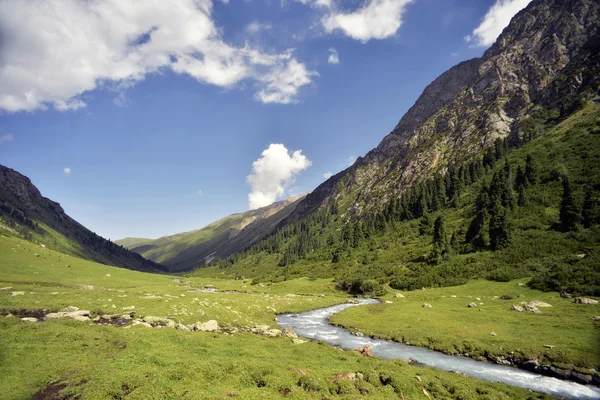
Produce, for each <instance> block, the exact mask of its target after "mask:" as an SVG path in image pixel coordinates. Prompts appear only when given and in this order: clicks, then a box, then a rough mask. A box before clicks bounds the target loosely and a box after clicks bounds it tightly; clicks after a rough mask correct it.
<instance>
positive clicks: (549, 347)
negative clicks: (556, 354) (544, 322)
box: [544, 344, 554, 350]
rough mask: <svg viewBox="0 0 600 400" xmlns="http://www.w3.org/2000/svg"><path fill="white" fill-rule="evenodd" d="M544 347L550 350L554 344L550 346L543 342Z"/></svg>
mask: <svg viewBox="0 0 600 400" xmlns="http://www.w3.org/2000/svg"><path fill="white" fill-rule="evenodd" d="M544 347H545V348H547V349H550V350H552V349H553V348H554V346H552V345H551V344H545V345H544Z"/></svg>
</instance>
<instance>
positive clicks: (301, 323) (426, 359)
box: [277, 299, 600, 399]
mask: <svg viewBox="0 0 600 400" xmlns="http://www.w3.org/2000/svg"><path fill="white" fill-rule="evenodd" d="M359 303H360V304H374V303H378V301H377V300H370V299H369V300H360V301H359ZM360 304H340V305H337V306H333V307H328V308H322V309H320V310H315V311H310V312H306V313H302V314H284V315H279V316H278V317H277V322H278V323H279V325H280V326H281V327H282V328H292V329H294V331H295V332H296V333H297V334H298V335H299V336H302V337H305V338H309V339H314V340H322V341H324V342H327V343H329V344H331V345H334V346H338V347H341V348H344V349H349V350H351V349H355V348H358V347H360V348H363V347H364V346H367V345H368V346H370V347H371V350H372V351H373V355H375V356H378V357H381V358H384V359H393V358H403V359H409V358H412V359H414V360H417V361H419V362H421V363H423V364H426V365H429V366H432V367H436V368H439V369H442V370H444V371H456V372H462V373H464V374H467V375H469V376H472V377H474V378H477V379H482V380H486V381H491V382H503V383H506V384H508V385H512V386H518V387H522V388H525V389H531V390H536V391H539V392H545V393H549V394H551V395H554V396H561V397H568V398H571V399H600V388H598V387H595V386H586V385H581V384H578V383H575V382H569V381H562V380H560V379H556V378H550V377H546V376H542V375H539V374H535V373H533V372H528V371H523V370H520V369H517V368H513V367H507V366H503V365H496V364H490V363H486V362H481V361H475V360H473V359H470V358H466V357H456V356H449V355H446V354H442V353H439V352H437V351H432V350H428V349H425V348H422V347H416V346H409V345H405V344H401V343H396V342H392V341H388V340H383V339H371V338H369V337H358V336H355V335H353V334H351V333H350V332H349V331H347V330H346V329H343V328H339V327H336V326H333V325H330V324H329V321H328V319H329V317H331V316H332V315H333V314H336V313H338V312H340V311H342V310H345V309H347V308H349V307H354V306H357V305H360Z"/></svg>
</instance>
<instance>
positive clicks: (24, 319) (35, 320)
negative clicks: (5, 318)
mask: <svg viewBox="0 0 600 400" xmlns="http://www.w3.org/2000/svg"><path fill="white" fill-rule="evenodd" d="M21 321H24V322H38V320H37V318H31V317H24V318H21Z"/></svg>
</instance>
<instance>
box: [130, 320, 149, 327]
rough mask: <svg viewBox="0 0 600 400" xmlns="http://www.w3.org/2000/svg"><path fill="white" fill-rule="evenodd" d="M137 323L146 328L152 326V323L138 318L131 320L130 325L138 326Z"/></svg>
mask: <svg viewBox="0 0 600 400" xmlns="http://www.w3.org/2000/svg"><path fill="white" fill-rule="evenodd" d="M138 325H141V326H145V327H146V328H152V325H150V324H149V323H147V322H144V321H139V320H135V321H133V322H132V323H131V325H130V326H138ZM126 328H129V326H126Z"/></svg>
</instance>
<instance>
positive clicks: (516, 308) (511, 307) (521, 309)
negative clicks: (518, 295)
mask: <svg viewBox="0 0 600 400" xmlns="http://www.w3.org/2000/svg"><path fill="white" fill-rule="evenodd" d="M510 309H511V310H513V311H518V312H523V311H525V310H524V309H523V307H521V306H517V305H514V306H510Z"/></svg>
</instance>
